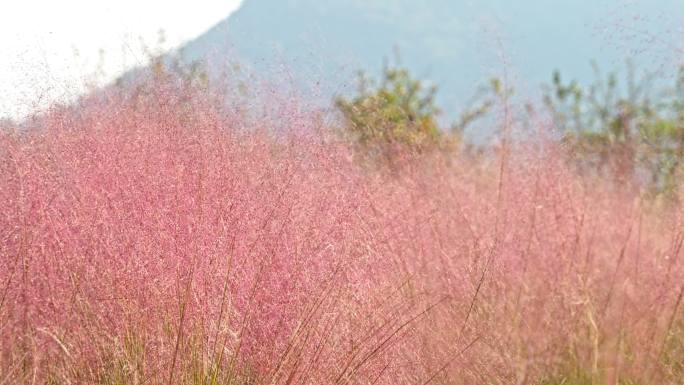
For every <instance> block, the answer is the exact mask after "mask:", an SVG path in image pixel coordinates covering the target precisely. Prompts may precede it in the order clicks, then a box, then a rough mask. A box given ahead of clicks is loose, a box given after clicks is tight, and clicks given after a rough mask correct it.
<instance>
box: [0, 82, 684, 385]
mask: <svg viewBox="0 0 684 385" xmlns="http://www.w3.org/2000/svg"><path fill="white" fill-rule="evenodd" d="M229 101H230V100H226V99H225V98H224V97H221V96H220V95H213V94H211V93H207V92H204V91H201V90H198V89H195V88H193V87H186V86H185V85H184V84H183V83H182V82H178V81H176V80H174V79H171V80H164V79H158V80H157V82H155V83H153V84H152V85H151V86H147V87H141V88H139V89H138V90H137V91H136V92H129V93H123V92H117V91H110V92H108V93H105V94H103V95H99V96H96V97H91V98H88V99H85V100H83V101H82V102H81V103H80V104H79V105H77V106H74V107H64V108H55V109H53V110H52V111H50V112H49V113H47V114H46V115H45V116H43V117H41V118H38V119H36V120H34V121H32V122H31V123H30V124H29V125H28V126H27V127H22V128H20V129H19V128H17V129H14V130H11V129H7V130H3V131H2V132H1V133H0V283H1V284H2V286H0V290H1V291H0V342H1V345H0V346H1V347H0V384H4V383H19V384H21V383H26V384H29V383H30V384H33V383H65V384H66V383H103V384H115V383H122V384H123V383H126V384H129V383H135V384H143V383H153V384H200V383H201V384H205V383H208V384H218V383H234V382H236V381H237V382H244V383H247V382H257V383H284V384H289V383H335V384H338V383H339V384H341V383H377V384H382V383H387V384H396V383H406V384H409V383H410V384H416V383H419V384H427V383H437V382H444V383H447V382H448V383H457V384H461V383H462V384H473V383H505V384H509V383H518V384H525V383H539V382H540V381H542V380H550V379H553V378H560V377H559V376H564V375H566V374H567V373H568V372H582V373H586V374H587V376H589V377H591V378H592V379H593V380H594V381H601V380H606V381H608V380H611V379H615V381H617V379H618V378H619V379H637V380H642V381H651V383H664V384H667V383H676V381H677V377H676V376H677V375H678V374H682V371H683V370H684V369H682V366H681V365H679V366H677V364H676V363H677V360H681V359H682V354H683V353H682V350H684V347H683V345H682V344H684V336H682V334H684V326H682V322H683V321H682V318H681V313H682V311H684V310H682V307H683V306H684V305H682V304H681V302H682V301H681V297H682V290H684V286H682V282H684V263H683V262H682V261H681V256H680V254H681V247H682V243H683V240H684V232H683V231H682V230H681V229H682V227H681V224H682V218H684V217H682V215H681V214H682V210H681V207H680V206H679V205H676V204H675V205H671V206H667V207H660V206H659V205H658V204H657V203H652V202H649V201H647V200H645V199H642V198H640V196H639V195H638V192H635V191H631V190H630V191H627V190H624V191H623V190H616V189H614V188H613V187H611V186H609V185H607V184H605V183H603V182H601V181H594V180H589V179H588V178H586V177H580V176H578V175H576V174H575V173H573V172H572V171H571V170H570V168H569V167H567V166H566V165H565V164H564V162H563V160H562V159H561V158H560V157H559V156H558V155H556V154H557V152H556V151H554V148H553V145H552V144H548V145H544V146H542V149H541V150H540V149H539V148H537V149H536V150H535V149H530V148H527V147H525V145H517V144H510V146H512V150H515V149H519V150H520V151H511V154H512V155H511V157H510V158H509V159H507V162H506V163H505V167H503V168H501V169H500V168H499V165H498V164H496V165H489V164H487V163H486V162H477V161H472V160H467V159H460V158H458V157H457V156H455V155H448V156H445V155H435V156H425V157H424V159H419V160H412V161H409V162H406V164H405V167H403V168H402V169H401V170H400V171H399V172H396V173H383V172H380V171H377V172H376V171H370V170H367V169H363V168H360V167H358V166H357V165H355V164H354V163H353V161H352V159H353V157H352V156H351V153H350V151H351V150H350V149H349V148H348V147H347V146H346V145H345V144H344V143H340V142H338V141H336V140H334V136H332V135H329V134H328V133H326V131H325V128H321V120H320V119H319V118H318V117H317V116H315V114H309V113H307V112H303V111H302V110H301V109H299V108H298V107H297V106H296V105H294V104H293V105H289V106H287V107H285V106H284V105H281V106H280V107H279V108H274V109H273V111H270V112H268V113H265V114H264V115H262V116H260V117H259V118H258V119H253V118H252V117H249V116H247V115H246V114H244V111H245V110H246V109H248V108H249V106H243V105H239V104H230V103H229ZM276 127H277V129H275V128H276ZM516 154H519V155H516ZM523 154H524V155H523ZM449 157H452V158H454V157H455V159H452V158H449ZM500 182H501V183H500ZM678 344H679V345H678ZM679 362H681V361H679Z"/></svg>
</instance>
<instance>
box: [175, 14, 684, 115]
mask: <svg viewBox="0 0 684 385" xmlns="http://www.w3.org/2000/svg"><path fill="white" fill-rule="evenodd" d="M625 4H627V5H625ZM633 15H638V17H634V16H633ZM670 24H672V25H670ZM677 25H678V26H679V27H681V26H684V7H681V0H649V1H642V2H634V1H632V2H630V3H626V2H625V1H622V0H553V1H549V0H519V1H511V0H473V1H465V0H244V2H243V4H242V6H241V8H240V9H239V10H238V11H236V12H235V13H234V14H232V15H231V16H230V17H229V18H227V19H226V20H224V21H222V22H221V23H219V24H218V25H216V26H214V27H213V28H212V29H210V30H209V31H208V32H206V33H205V34H203V35H202V36H200V37H198V38H197V39H195V40H193V41H191V42H189V43H188V44H186V45H185V46H184V47H182V48H181V49H180V53H181V56H182V57H183V58H184V60H186V61H193V60H199V59H204V60H207V62H208V63H209V65H210V67H211V68H213V70H217V71H218V70H220V69H221V68H222V66H225V65H226V64H227V62H228V61H229V60H238V61H240V62H241V63H243V64H246V65H247V66H248V67H249V68H251V69H252V70H254V71H256V72H258V73H263V74H271V75H273V76H284V75H288V76H290V75H291V76H292V79H293V81H294V82H295V83H297V84H300V85H305V86H313V87H318V88H319V89H320V91H321V92H322V94H323V95H325V96H330V95H332V94H334V93H338V92H347V91H349V90H350V89H353V88H354V87H355V83H354V79H353V74H354V73H355V71H357V70H360V69H363V70H366V71H369V72H371V73H377V72H378V71H379V70H380V69H381V66H382V64H383V59H385V58H390V59H391V58H393V57H394V50H395V48H397V49H398V51H399V54H400V57H401V58H402V63H403V64H405V65H406V66H408V67H409V68H410V69H411V70H412V71H413V74H414V75H415V76H417V77H420V78H426V79H429V80H431V81H433V82H434V83H437V84H438V85H439V88H440V102H441V104H442V105H443V107H444V108H445V109H446V110H451V109H452V106H456V105H457V103H458V102H460V101H464V100H465V99H466V98H467V97H468V96H469V95H471V94H472V92H473V91H474V89H475V88H476V86H477V85H478V84H481V83H482V82H484V81H486V79H487V77H488V76H491V75H499V76H501V75H502V74H503V73H504V72H506V73H507V74H508V76H509V77H510V78H511V79H514V81H515V82H516V83H520V84H523V85H529V86H530V89H537V88H538V85H539V84H540V83H541V82H543V81H546V80H548V79H550V75H551V72H552V71H553V70H554V69H556V68H558V69H561V70H562V72H563V73H564V74H567V76H572V77H577V78H579V79H580V80H582V79H590V78H591V76H592V73H591V67H590V66H589V63H590V61H591V60H592V59H595V60H597V62H599V63H600V64H602V66H603V67H606V68H607V69H612V68H614V67H617V66H619V65H621V64H622V63H623V62H624V60H625V59H627V58H629V57H630V56H635V57H636V60H637V62H638V64H639V63H641V64H644V65H646V66H651V67H652V66H653V63H655V62H659V61H660V62H663V64H667V63H666V62H667V61H668V60H675V59H671V58H670V56H667V55H668V52H667V49H665V46H663V47H661V48H663V49H662V50H659V49H658V47H657V45H658V44H659V42H658V41H655V39H653V41H650V42H649V40H648V39H647V38H648V36H646V35H641V36H640V34H639V31H640V30H645V31H647V33H648V34H649V36H651V35H655V36H658V37H659V39H660V40H662V41H663V42H665V43H664V44H670V43H669V42H670V41H672V42H675V43H676V44H680V46H681V41H682V40H681V36H682V35H684V33H682V32H681V30H680V31H679V32H677V30H676V27H677ZM672 27H674V28H675V29H674V30H673V29H672ZM675 43H673V44H675ZM649 49H650V51H649ZM682 49H684V47H682ZM671 51H672V50H671ZM670 53H673V52H670ZM674 53H676V51H675V52H674ZM681 56H684V54H682V55H681ZM283 69H284V71H283Z"/></svg>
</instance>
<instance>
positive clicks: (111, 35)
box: [0, 0, 241, 116]
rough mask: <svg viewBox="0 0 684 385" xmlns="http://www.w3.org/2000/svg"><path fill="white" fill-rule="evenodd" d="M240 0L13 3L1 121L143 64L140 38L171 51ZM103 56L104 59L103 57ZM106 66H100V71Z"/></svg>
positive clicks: (0, 91)
mask: <svg viewBox="0 0 684 385" xmlns="http://www.w3.org/2000/svg"><path fill="white" fill-rule="evenodd" d="M240 2H241V0H220V1H219V0H193V1H174V0H116V1H100V0H20V1H12V0H7V1H6V2H3V3H4V4H3V6H2V11H0V116H3V115H7V114H8V113H9V114H10V115H14V116H17V115H23V114H26V113H28V112H29V111H31V109H32V108H33V106H32V104H34V103H35V101H36V100H37V99H40V101H41V102H40V103H41V104H42V105H45V104H46V103H49V102H50V101H53V100H56V99H61V98H64V97H69V96H70V95H75V94H77V93H78V92H80V91H81V90H82V88H80V87H77V86H76V85H78V84H82V83H83V81H84V80H87V79H84V77H86V76H87V75H89V74H94V73H95V72H97V70H98V68H102V70H103V72H104V76H102V77H100V81H107V80H111V79H112V78H114V77H116V76H117V75H118V74H120V73H122V72H123V71H125V70H126V69H128V68H130V67H132V66H136V65H140V64H144V63H145V57H146V55H145V54H144V50H143V48H142V47H143V45H142V44H141V39H142V41H144V42H145V43H146V44H147V45H149V46H151V47H157V48H158V44H157V41H158V34H159V30H160V29H161V30H164V35H165V37H166V43H165V44H163V45H162V47H161V48H167V49H168V48H172V47H175V46H178V45H179V44H181V43H182V42H184V41H186V40H188V39H191V38H194V37H196V36H198V35H200V34H202V33H203V32H205V31H206V30H207V29H209V28H210V27H211V26H212V25H214V24H215V23H217V22H219V21H220V20H222V19H224V18H226V17H228V15H230V13H231V12H232V11H234V10H235V9H236V8H237V7H238V6H239V4H240ZM100 50H102V52H103V53H104V56H102V58H101V54H100ZM100 64H101V65H100Z"/></svg>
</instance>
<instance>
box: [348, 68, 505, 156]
mask: <svg viewBox="0 0 684 385" xmlns="http://www.w3.org/2000/svg"><path fill="white" fill-rule="evenodd" d="M497 86H498V87H499V88H501V87H500V82H498V81H497V80H492V81H491V84H490V87H491V90H490V87H486V88H482V89H480V92H479V93H478V94H477V95H475V97H474V98H473V103H472V106H471V107H470V108H469V109H467V110H466V111H464V112H463V113H462V114H461V116H460V118H459V119H458V120H457V122H455V123H454V124H452V126H451V129H450V130H444V129H442V128H440V125H439V122H438V121H439V116H440V112H441V111H440V109H439V108H438V107H437V105H436V103H435V96H436V94H437V87H435V86H430V87H427V86H425V84H424V83H423V82H422V81H421V80H416V79H414V78H412V77H411V75H410V73H409V71H408V70H407V69H406V68H402V67H390V66H385V68H384V71H383V74H382V78H381V80H380V81H379V82H378V81H375V80H374V79H371V78H369V77H368V76H366V75H365V74H364V73H363V72H361V73H359V86H358V90H357V94H356V96H354V97H353V98H350V99H347V98H344V97H340V98H338V99H337V100H336V101H335V105H336V107H337V108H338V110H339V111H340V112H341V114H342V117H343V121H344V126H343V128H344V133H345V135H346V136H347V138H348V139H350V140H351V141H352V143H353V144H354V145H355V146H356V149H357V153H358V154H359V155H361V156H363V157H364V158H366V159H370V160H373V161H380V162H383V163H386V164H389V165H394V164H395V162H396V158H397V157H398V156H400V155H406V154H422V153H426V152H429V151H433V150H437V149H441V150H444V149H453V148H455V147H457V145H458V144H460V143H461V142H462V134H463V131H464V130H465V128H466V127H467V126H469V125H470V124H472V123H473V122H474V121H476V120H477V119H479V118H481V117H482V116H484V115H486V114H487V113H488V112H489V111H490V110H491V108H492V106H493V105H494V103H495V100H493V99H491V98H489V96H490V94H492V92H491V91H492V90H494V94H497V95H498V93H497V91H496V87H497Z"/></svg>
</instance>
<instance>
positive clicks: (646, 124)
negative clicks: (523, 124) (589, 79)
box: [544, 65, 684, 193]
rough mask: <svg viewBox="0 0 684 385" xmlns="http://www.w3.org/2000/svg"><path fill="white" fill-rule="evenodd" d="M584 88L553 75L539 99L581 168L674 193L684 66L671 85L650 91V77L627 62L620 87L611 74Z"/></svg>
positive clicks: (682, 155)
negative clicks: (639, 75)
mask: <svg viewBox="0 0 684 385" xmlns="http://www.w3.org/2000/svg"><path fill="white" fill-rule="evenodd" d="M594 68H595V71H596V75H597V76H596V80H595V81H594V83H593V84H591V85H589V86H588V87H586V88H585V87H582V86H581V85H580V84H578V83H577V82H576V81H572V82H570V83H564V82H563V80H562V78H561V75H560V73H558V72H556V73H554V75H553V81H552V85H551V86H550V87H548V88H547V89H546V90H545V96H544V102H545V105H546V107H547V108H548V110H549V111H550V113H551V116H552V118H553V120H554V123H555V126H556V128H557V129H558V130H559V131H560V133H561V135H562V137H563V140H564V141H565V143H566V144H567V145H568V146H569V147H570V148H571V149H572V150H573V152H574V154H575V155H576V160H577V163H578V165H580V166H581V168H583V169H584V170H590V169H591V170H596V169H598V170H601V171H607V172H609V173H610V174H612V175H613V176H614V177H615V180H616V181H618V182H627V181H635V180H636V181H639V182H642V183H644V184H646V185H648V186H649V187H650V189H651V191H653V192H656V193H660V192H668V193H669V192H673V190H674V189H675V187H676V179H677V177H678V175H679V174H680V173H681V170H682V167H683V163H682V162H683V160H684V67H683V68H682V69H681V70H680V72H679V76H678V78H677V81H676V82H675V85H674V87H673V88H672V89H670V90H667V91H666V92H664V93H661V94H657V95H655V97H654V96H653V95H652V94H651V87H652V86H653V78H652V77H650V76H648V75H644V76H642V77H641V78H639V79H637V77H636V75H635V71H634V68H633V66H631V65H630V66H629V71H628V77H627V82H626V85H625V86H624V87H620V84H619V83H618V80H617V76H616V75H615V74H614V73H611V74H608V75H607V76H606V77H603V76H602V75H601V73H600V71H599V69H598V67H596V66H594Z"/></svg>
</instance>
